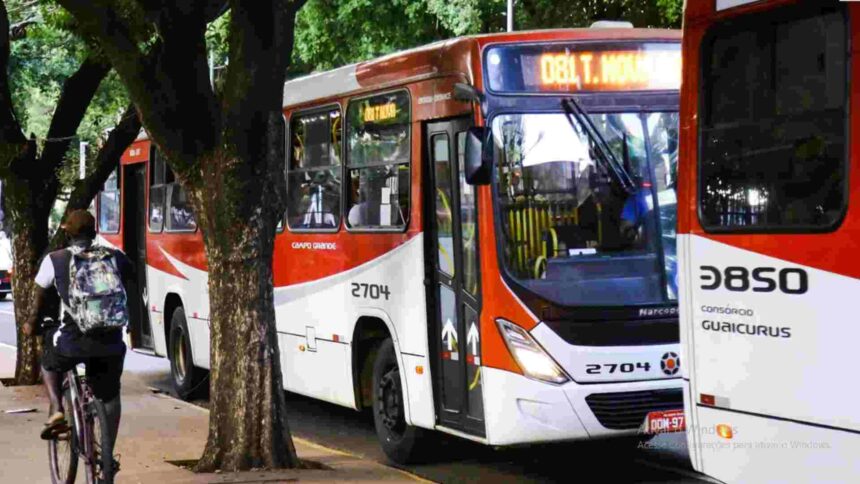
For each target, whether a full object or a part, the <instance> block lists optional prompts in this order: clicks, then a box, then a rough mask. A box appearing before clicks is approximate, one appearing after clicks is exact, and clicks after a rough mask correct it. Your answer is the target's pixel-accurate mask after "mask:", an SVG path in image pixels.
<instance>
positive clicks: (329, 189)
mask: <svg viewBox="0 0 860 484" xmlns="http://www.w3.org/2000/svg"><path fill="white" fill-rule="evenodd" d="M290 133H291V137H292V138H291V142H290V163H289V167H288V171H287V191H288V193H289V204H288V208H287V222H288V224H289V227H290V228H291V229H305V230H308V229H328V230H335V229H337V227H338V226H339V225H340V193H341V170H340V165H341V163H340V146H341V116H340V109H339V108H338V109H331V110H327V111H323V112H316V113H312V114H304V115H297V116H293V119H292V121H291V124H290Z"/></svg>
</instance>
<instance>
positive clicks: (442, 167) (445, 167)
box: [432, 134, 455, 277]
mask: <svg viewBox="0 0 860 484" xmlns="http://www.w3.org/2000/svg"><path fill="white" fill-rule="evenodd" d="M432 143H433V160H434V165H435V167H436V231H437V234H438V235H437V237H438V240H439V243H438V246H439V250H438V254H437V259H438V263H439V270H440V271H442V272H444V273H445V274H448V276H450V277H454V275H455V274H454V213H453V212H452V210H451V208H452V205H451V202H452V200H451V198H452V195H451V159H450V157H449V156H448V151H449V149H448V148H449V146H448V135H447V134H441V135H436V136H434V137H433V140H432Z"/></svg>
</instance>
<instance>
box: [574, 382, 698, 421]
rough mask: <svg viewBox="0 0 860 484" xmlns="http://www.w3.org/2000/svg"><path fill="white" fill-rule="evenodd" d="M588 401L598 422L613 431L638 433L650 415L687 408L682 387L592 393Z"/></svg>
mask: <svg viewBox="0 0 860 484" xmlns="http://www.w3.org/2000/svg"><path fill="white" fill-rule="evenodd" d="M585 402H586V403H587V404H588V407H589V408H591V411H592V412H594V416H595V417H597V421H598V422H600V424H601V425H603V426H604V427H606V428H608V429H612V430H635V429H638V428H639V427H640V426H641V425H642V423H643V422H644V421H645V416H646V415H648V413H649V412H655V411H660V410H677V409H681V408H684V394H683V393H682V392H681V389H680V388H668V389H664V390H648V391H643V392H618V393H592V394H591V395H589V396H587V397H585Z"/></svg>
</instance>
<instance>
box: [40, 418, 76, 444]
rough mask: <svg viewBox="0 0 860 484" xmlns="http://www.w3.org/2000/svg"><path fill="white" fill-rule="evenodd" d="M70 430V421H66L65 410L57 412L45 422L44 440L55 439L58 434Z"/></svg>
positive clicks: (42, 435)
mask: <svg viewBox="0 0 860 484" xmlns="http://www.w3.org/2000/svg"><path fill="white" fill-rule="evenodd" d="M68 431H69V423H68V422H66V416H65V415H64V414H63V412H55V413H54V414H52V415H51V416H50V417H49V418H48V421H47V422H45V428H43V429H42V434H41V437H42V440H53V439H55V438H57V435H59V434H63V433H66V432H68Z"/></svg>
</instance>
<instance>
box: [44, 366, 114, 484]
mask: <svg viewBox="0 0 860 484" xmlns="http://www.w3.org/2000/svg"><path fill="white" fill-rule="evenodd" d="M78 367H79V366H76V367H75V368H72V369H71V370H69V371H67V372H66V374H65V375H64V376H63V402H64V403H63V407H64V408H63V410H64V413H65V414H66V422H68V424H69V430H68V431H66V432H63V433H61V434H59V435H56V436H55V437H54V438H53V439H51V440H49V441H48V462H49V465H50V466H51V479H52V481H53V482H54V484H73V483H74V482H75V477H76V476H77V471H78V460H83V462H84V475H85V476H86V480H87V483H88V484H103V483H104V484H112V483H113V476H114V473H115V469H114V463H113V449H112V448H111V442H110V431H109V430H108V424H107V422H108V420H107V412H106V411H105V406H104V403H103V402H102V401H101V400H99V399H97V398H95V396H94V395H93V392H92V389H90V386H89V385H88V384H87V381H86V377H84V376H81V375H79V373H78Z"/></svg>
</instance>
